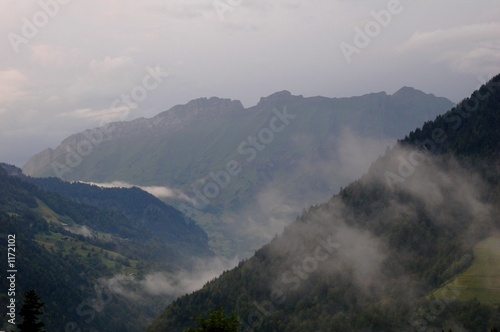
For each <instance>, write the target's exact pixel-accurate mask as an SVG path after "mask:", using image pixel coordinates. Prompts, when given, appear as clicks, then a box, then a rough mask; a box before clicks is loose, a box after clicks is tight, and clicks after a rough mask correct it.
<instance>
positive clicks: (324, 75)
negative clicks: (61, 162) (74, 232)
mask: <svg viewBox="0 0 500 332" xmlns="http://www.w3.org/2000/svg"><path fill="white" fill-rule="evenodd" d="M217 1H218V2H214V1H213V0H169V1H167V0H164V1H160V0H149V1H139V0H135V1H132V0H100V1H95V0H85V1H83V0H58V2H56V0H41V1H27V0H0V37H1V38H0V139H1V145H0V161H6V162H10V163H14V164H16V165H18V166H22V165H23V164H24V162H26V161H27V160H28V159H29V157H31V156H32V155H33V154H35V153H37V152H39V151H41V150H43V149H45V148H47V147H55V146H57V144H58V143H59V142H60V141H61V140H62V139H64V138H65V137H67V136H68V135H70V134H72V133H75V132H79V131H82V130H83V129H86V128H93V127H96V126H98V125H99V124H101V123H103V121H104V122H106V121H112V120H127V119H134V118H138V117H151V116H154V115H155V114H157V113H159V112H161V111H164V110H167V109H169V108H170V107H172V106H174V105H176V104H184V103H187V102H188V101H189V100H191V99H195V98H199V97H211V96H217V97H223V98H231V99H238V100H241V101H242V102H243V104H244V105H245V106H246V107H249V106H253V105H255V104H256V103H257V102H258V101H259V98H260V97H262V96H267V95H270V94H272V93H273V92H276V91H281V90H289V91H291V92H292V93H293V94H296V95H304V96H316V95H323V96H327V97H344V96H353V95H361V94H365V93H369V92H379V91H386V92H388V93H394V92H395V91H396V90H398V89H399V88H400V87H402V86H413V87H415V88H417V89H420V90H423V91H424V92H427V93H434V94H435V95H438V96H444V97H447V98H449V99H451V100H452V101H454V102H458V101H459V100H461V99H462V98H464V97H466V96H467V95H469V94H470V93H471V92H472V90H473V89H475V88H476V87H477V86H478V85H479V84H481V83H482V82H484V81H485V80H486V79H488V78H490V77H491V76H492V75H494V74H498V73H500V39H499V36H500V5H499V3H498V1H494V0H475V1H465V0H464V1H460V0H440V1H436V0H433V1H431V0H415V1H411V0H401V1H400V4H399V5H397V0H390V1H389V0H381V1H379V0H309V1H305V0H302V1H298V0H286V1H285V0H274V1H270V0H217ZM54 3H56V4H58V5H57V6H55V5H54ZM44 4H46V5H44ZM214 4H217V5H218V6H217V8H216V6H215V5H214ZM381 10H384V11H385V12H384V13H387V12H389V13H391V11H392V13H391V15H390V18H389V17H388V16H387V15H384V14H381V15H380V17H379V21H380V22H381V23H377V21H376V20H375V18H374V16H373V14H372V12H380V11H381ZM360 30H364V31H366V30H368V32H369V35H368V38H369V40H366V38H363V37H360V36H358V38H357V40H356V41H355V37H356V35H357V34H359V32H357V31H360ZM370 35H371V36H370ZM341 45H343V48H344V52H343V51H342V48H341ZM346 50H348V51H346ZM344 53H346V54H348V56H347V57H346V55H345V54H344ZM348 60H349V61H348ZM151 73H155V74H154V75H152V74H151ZM167 73H168V75H167ZM131 93H135V96H136V97H135V99H133V98H134V97H132V99H131V100H129V101H128V104H127V102H122V101H120V98H121V96H122V95H126V94H129V95H130V94H131ZM132 95H134V94H132Z"/></svg>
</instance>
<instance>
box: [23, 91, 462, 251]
mask: <svg viewBox="0 0 500 332" xmlns="http://www.w3.org/2000/svg"><path fill="white" fill-rule="evenodd" d="M452 106H453V103H452V102H450V101H449V100H447V99H446V98H441V97H436V96H434V95H432V94H426V93H423V92H421V91H419V90H416V89H413V88H408V87H404V88H402V89H400V90H398V91H397V92H396V93H394V94H393V95H388V94H387V93H385V92H379V93H371V94H366V95H363V96H356V97H349V98H347V97H346V98H327V97H321V96H317V97H303V96H300V95H299V96H296V95H292V94H291V93H290V92H289V91H281V92H276V93H274V94H271V95H270V96H267V97H262V98H261V99H260V101H259V103H258V104H257V105H255V106H253V107H249V108H244V107H243V105H242V104H241V102H239V101H235V100H230V99H221V98H216V97H212V98H200V99H196V100H193V101H190V102H188V103H187V104H185V105H178V106H174V107H172V108H171V109H170V110H168V111H166V112H162V113H160V114H158V115H157V116H155V117H153V118H151V119H145V118H140V119H136V120H132V121H127V122H116V123H110V124H108V125H105V126H103V127H101V128H97V129H94V130H87V131H85V132H82V133H79V134H75V135H72V136H70V137H68V138H67V139H65V140H64V141H63V142H62V143H61V144H60V145H59V146H58V147H57V148H56V149H47V150H45V151H42V152H41V153H39V154H37V155H35V156H34V157H33V158H31V159H30V161H28V163H27V164H26V165H25V166H24V167H23V171H24V172H25V173H26V174H28V175H32V176H39V177H47V176H61V177H62V178H63V179H65V180H74V181H85V182H94V183H107V182H113V181H124V182H128V183H131V184H133V185H138V186H165V187H167V188H169V189H172V190H173V191H175V192H179V193H182V195H180V196H183V197H184V199H183V198H180V197H170V198H165V199H164V200H165V201H166V202H168V203H169V204H172V205H173V206H175V207H177V208H180V209H182V211H183V212H184V213H188V214H189V215H190V217H192V218H193V219H195V220H197V221H198V222H199V223H200V225H202V226H203V227H204V229H205V231H207V233H208V234H209V236H210V238H211V241H212V245H213V247H214V248H215V249H216V250H217V251H218V252H221V253H224V254H228V255H231V254H234V253H244V252H248V251H249V250H250V251H251V250H253V249H254V248H255V245H256V244H257V243H259V244H261V243H263V242H262V241H263V240H262V238H261V237H262V236H265V237H266V239H267V236H269V234H273V233H274V232H275V231H274V230H273V229H269V227H271V228H272V227H273V226H272V225H270V223H269V220H271V219H270V217H269V215H255V214H253V213H252V215H253V216H252V217H251V220H246V218H247V217H243V216H245V215H247V214H248V213H247V212H245V211H244V210H249V206H250V205H254V204H263V203H264V202H269V203H271V202H272V200H270V199H269V198H266V199H263V198H260V196H262V195H266V191H267V190H268V189H269V188H270V187H271V186H272V185H271V184H275V183H279V186H272V187H275V188H278V189H279V190H280V191H281V192H282V193H283V194H273V195H274V196H280V197H282V199H283V200H285V201H284V202H282V203H279V204H276V207H272V206H268V207H267V208H255V209H250V210H253V211H255V210H262V211H263V210H266V209H267V210H269V211H271V212H270V213H273V214H274V215H273V216H272V218H274V219H273V220H276V219H279V220H282V222H284V220H289V217H290V216H291V215H294V214H295V215H296V214H297V213H298V212H300V210H301V209H302V207H304V206H305V205H307V204H308V203H313V202H317V201H319V200H323V199H325V198H326V197H329V196H330V195H331V194H332V193H333V192H335V191H336V190H337V189H338V188H339V187H340V186H343V185H345V184H347V183H348V181H350V180H352V179H353V178H352V176H353V175H351V174H352V172H354V171H353V169H357V168H356V167H353V166H351V165H349V164H346V162H345V160H344V159H345V158H344V159H343V155H346V154H347V155H348V154H349V148H346V147H344V145H345V144H350V143H352V142H353V141H354V142H355V141H356V139H357V138H360V139H362V140H365V141H366V142H368V143H370V142H371V143H373V144H374V145H375V143H376V142H378V141H380V142H384V141H387V142H389V141H393V140H396V139H398V138H402V137H403V136H404V135H405V134H406V133H407V132H409V131H410V130H411V129H413V128H414V127H415V126H417V125H418V124H419V123H422V122H425V121H430V120H433V119H434V118H435V117H436V116H437V115H439V114H441V113H443V112H445V111H446V110H448V109H450V108H451V107H452ZM285 114H288V116H289V118H287V117H286V116H284V115H285ZM273 128H274V129H276V130H273ZM381 144H382V143H380V144H378V145H381ZM387 145H389V143H388V144H387ZM376 148H377V149H379V150H377V149H375V146H374V147H373V149H369V148H368V145H367V147H365V150H368V151H367V152H368V153H371V154H374V155H377V153H382V152H383V150H382V149H381V148H380V146H377V147H376ZM384 148H385V146H384ZM363 154H364V153H363ZM348 157H349V156H348ZM360 157H362V158H366V156H364V155H363V156H360ZM349 158H351V159H356V158H352V157H349ZM233 161H234V162H236V163H234V162H233ZM228 163H229V164H228ZM231 163H232V164H231ZM332 164H334V165H336V166H334V168H337V169H338V171H337V172H336V173H335V174H332V173H331V172H330V171H328V170H327V168H326V167H324V166H323V165H332ZM228 165H229V166H232V167H233V168H234V172H235V173H238V174H237V176H232V177H231V178H230V182H229V183H228V184H227V185H226V184H225V182H224V181H223V182H222V184H219V183H217V180H214V176H216V175H217V174H221V172H222V171H226V168H227V166H228ZM358 168H359V167H358ZM221 176H222V175H221ZM356 176H359V174H356ZM219 182H220V181H219ZM222 187H223V188H222ZM210 190H212V192H210ZM198 193H202V195H204V198H205V199H204V204H202V206H200V205H196V204H194V205H193V202H194V201H195V200H198V202H200V198H199V197H200V195H199V194H198ZM186 196H187V197H188V199H186ZM209 196H211V197H209ZM304 198H306V201H304ZM280 199H281V198H280ZM302 204H304V205H302ZM301 205H302V206H301ZM282 206H288V208H286V211H281V210H280V209H281V208H280V207H282ZM285 214H286V215H287V216H286V217H283V216H284V215H285ZM249 218H250V217H249ZM254 226H255V227H254ZM249 228H251V229H249ZM265 228H268V229H266V230H264V231H263V234H264V235H260V234H258V235H255V236H254V235H249V234H248V232H251V231H253V230H255V229H265ZM278 231H281V229H279V230H278ZM242 233H246V235H245V236H243V235H242Z"/></svg>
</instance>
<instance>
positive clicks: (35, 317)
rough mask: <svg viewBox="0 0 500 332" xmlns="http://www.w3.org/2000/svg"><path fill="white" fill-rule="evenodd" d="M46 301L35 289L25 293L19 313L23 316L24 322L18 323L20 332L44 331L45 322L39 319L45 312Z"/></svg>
mask: <svg viewBox="0 0 500 332" xmlns="http://www.w3.org/2000/svg"><path fill="white" fill-rule="evenodd" d="M43 306H44V303H43V302H42V301H40V297H39V296H38V294H37V293H36V292H35V291H34V290H29V291H26V292H25V293H24V303H23V306H22V307H21V311H20V312H19V315H20V316H21V317H23V322H22V323H20V324H18V325H17V328H18V329H19V331H20V332H44V331H45V330H44V329H43V327H44V326H45V324H44V323H43V322H42V321H40V320H39V316H40V315H42V314H43V312H42V307H43Z"/></svg>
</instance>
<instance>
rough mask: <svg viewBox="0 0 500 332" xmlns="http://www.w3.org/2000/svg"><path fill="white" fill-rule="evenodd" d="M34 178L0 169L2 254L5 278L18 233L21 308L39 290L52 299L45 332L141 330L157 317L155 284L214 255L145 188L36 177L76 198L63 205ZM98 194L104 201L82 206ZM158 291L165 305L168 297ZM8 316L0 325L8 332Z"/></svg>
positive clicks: (0, 298)
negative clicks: (9, 249) (110, 187)
mask: <svg viewBox="0 0 500 332" xmlns="http://www.w3.org/2000/svg"><path fill="white" fill-rule="evenodd" d="M31 180H33V179H29V178H26V177H24V176H23V175H22V174H21V171H20V170H19V169H17V168H15V167H13V166H9V165H5V164H1V165H0V233H1V237H0V255H1V256H2V257H5V258H6V259H5V260H4V263H2V266H3V268H4V271H7V270H8V268H7V266H6V263H7V240H8V235H11V236H15V246H16V247H15V249H16V251H15V266H16V269H17V271H18V273H17V275H16V287H15V288H16V289H15V299H16V303H17V309H18V310H19V309H20V305H21V303H22V295H23V293H24V291H25V290H28V289H32V288H34V289H35V290H36V292H37V293H38V295H39V296H40V297H41V299H42V301H43V302H45V313H44V315H43V317H42V319H43V321H44V322H45V324H46V328H47V330H48V331H65V330H66V329H67V328H69V329H70V330H71V329H75V328H76V327H78V328H81V329H82V330H83V331H89V330H91V329H92V328H93V329H99V330H107V331H139V330H141V329H142V328H144V327H145V325H146V324H147V322H148V321H149V320H151V319H152V318H153V317H154V315H156V314H155V312H156V313H158V312H159V307H158V305H159V303H160V302H159V297H158V292H157V290H155V289H148V288H147V287H146V286H149V284H148V282H149V281H150V280H151V279H152V278H154V277H156V278H157V279H158V278H160V277H161V278H160V279H159V281H161V282H163V283H164V284H165V283H167V282H168V280H169V278H170V277H169V276H170V275H172V276H174V275H175V274H176V273H177V272H179V271H181V270H182V271H187V270H188V269H189V268H191V267H192V266H193V265H195V264H196V262H198V261H199V260H202V259H203V260H205V259H207V258H210V257H213V254H212V253H211V252H210V250H209V249H208V242H207V236H206V234H205V233H204V232H203V231H202V230H201V229H200V228H199V227H198V226H196V225H195V224H194V222H193V221H190V220H189V218H187V217H185V216H183V215H182V214H181V213H179V212H178V211H176V210H174V209H172V208H170V207H168V206H166V205H165V204H164V203H162V202H161V201H158V200H157V199H156V198H154V197H153V196H151V195H149V194H147V193H145V192H142V191H140V190H139V189H122V190H108V189H101V188H98V187H92V186H88V185H83V184H82V185H80V184H75V185H71V184H68V183H62V182H60V180H58V179H44V180H39V181H40V185H41V184H42V182H43V186H46V187H52V188H51V189H53V190H55V191H61V192H63V191H64V192H65V194H67V195H68V197H69V196H71V195H73V197H71V198H65V197H63V196H61V195H59V194H56V193H54V192H49V191H46V190H43V189H41V188H39V187H38V186H36V185H34V184H32V183H30V181H31ZM36 181H38V180H36ZM36 181H35V182H36ZM56 187H58V188H56ZM56 189H57V190H56ZM86 194H89V195H88V196H86ZM79 195H81V197H79V198H78V199H77V196H79ZM91 196H93V198H94V199H97V200H101V202H99V203H96V204H94V206H91V205H87V204H84V203H81V201H84V200H87V201H88V202H90V201H91ZM85 197H87V198H86V199H85ZM113 197H114V198H113ZM77 200H79V201H80V202H77ZM111 202H113V203H114V204H113V205H112V204H111ZM107 204H109V205H110V206H109V208H108V206H106V205H107ZM96 206H98V207H96ZM159 272H161V273H162V274H161V275H159V274H158V273H159ZM171 282H172V284H174V283H175V282H176V280H175V278H173V277H172V278H171ZM0 285H1V289H2V291H1V293H0V304H1V305H2V307H4V308H5V306H6V305H7V302H8V301H9V298H10V296H8V294H7V290H8V289H9V280H8V279H6V278H2V280H1V282H0ZM152 285H154V283H152ZM124 287H129V289H128V293H127V292H124ZM151 287H153V286H151ZM180 291H182V290H180ZM161 294H162V301H164V298H165V295H166V294H167V293H165V292H162V293H161ZM172 294H177V295H178V294H179V293H178V292H177V291H174V292H172ZM131 296H136V298H135V299H134V300H133V301H132V300H131V298H130V297H131ZM138 296H143V297H144V299H143V300H141V299H140V297H138ZM169 296H174V295H169ZM146 298H147V300H146ZM7 318H8V317H7V316H5V315H4V316H3V317H2V320H1V322H0V326H1V327H5V328H7V327H8V325H7V322H6V320H7ZM19 319H20V318H19V317H18V320H19ZM68 326H69V327H68Z"/></svg>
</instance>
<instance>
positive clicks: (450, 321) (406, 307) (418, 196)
mask: <svg viewBox="0 0 500 332" xmlns="http://www.w3.org/2000/svg"><path fill="white" fill-rule="evenodd" d="M499 110H500V75H499V76H496V77H495V78H493V79H492V80H491V81H490V82H488V83H487V84H486V85H484V86H482V87H481V88H480V89H478V90H477V91H475V92H474V93H473V94H472V95H471V97H469V98H466V99H464V100H463V101H462V102H461V103H459V104H458V105H457V106H456V107H454V108H452V109H451V110H450V111H449V112H447V113H446V114H444V115H443V116H438V117H437V118H436V119H435V120H434V121H430V122H427V123H425V124H424V125H423V126H422V128H419V129H417V130H415V131H413V132H411V133H410V134H409V135H408V136H406V137H405V138H404V139H403V140H401V141H400V142H398V143H397V144H396V145H395V146H394V147H392V148H388V149H387V151H386V153H385V154H384V155H383V156H381V157H380V158H379V159H378V160H376V161H375V162H374V163H373V164H372V165H371V167H370V169H369V171H368V172H367V173H366V174H365V175H364V176H362V177H361V178H360V179H359V180H357V181H355V182H353V183H351V184H350V185H349V186H347V187H346V188H344V189H342V190H341V191H340V192H339V193H338V194H337V195H334V196H333V197H332V198H331V199H330V200H329V201H328V202H327V203H325V204H321V205H318V206H312V207H310V208H309V209H308V210H307V211H305V212H304V213H303V215H302V216H300V217H298V218H297V220H295V222H293V223H292V224H291V225H290V226H288V227H287V228H286V229H285V231H284V233H283V234H282V235H280V236H277V237H276V238H275V239H274V240H273V241H272V242H271V243H269V244H267V245H265V246H264V247H262V248H261V249H259V250H258V251H256V252H255V255H254V256H253V257H252V258H250V259H248V260H246V261H242V262H240V264H239V265H238V267H236V268H235V269H233V270H231V271H227V272H225V273H224V274H223V275H221V276H220V277H219V278H217V279H216V280H213V281H211V282H209V283H208V284H206V285H205V286H204V287H203V289H201V290H199V291H197V292H194V293H192V294H188V295H185V296H182V297H180V298H179V299H177V300H176V301H174V302H173V303H172V304H171V305H169V306H168V308H167V309H166V310H165V312H164V313H163V314H162V315H161V316H160V317H159V318H158V319H157V320H156V321H155V322H154V324H153V325H151V326H150V327H149V328H148V330H147V331H151V332H152V331H169V332H175V331H179V332H180V331H183V329H185V328H188V327H194V326H196V325H195V324H196V319H195V318H196V317H199V316H200V315H205V316H206V315H208V313H210V312H213V311H214V310H216V309H218V308H219V307H222V308H223V309H224V312H225V313H226V314H229V313H230V312H232V311H235V312H236V313H237V314H238V316H239V317H240V322H241V324H242V328H241V330H242V331H264V332H278V331H292V332H293V331H441V330H442V329H444V330H448V329H451V328H462V329H466V330H469V331H487V330H488V329H490V328H492V327H493V326H500V324H499V323H500V311H499V310H500V307H499V305H500V300H498V303H496V304H494V305H491V304H485V303H481V302H479V301H478V300H470V301H458V300H457V299H458V296H459V294H455V293H453V292H451V291H449V292H446V290H444V291H443V292H442V294H443V298H435V297H433V296H430V295H429V294H430V292H432V291H433V290H434V289H436V288H438V287H440V286H441V285H443V284H444V283H445V282H446V281H448V280H450V279H451V278H453V277H454V276H455V275H457V274H458V273H461V272H462V271H464V270H465V269H466V268H468V267H469V266H470V264H471V262H472V261H473V259H474V256H473V251H472V248H473V246H474V245H475V244H476V243H477V242H479V241H481V240H482V239H485V238H487V237H488V236H490V235H494V234H496V232H497V231H498V228H499V226H500V220H499V219H498V215H499V212H500V211H499V210H500V205H499V202H500V185H499V181H500V156H499V151H500V131H499V130H498V129H499V128H500V112H499Z"/></svg>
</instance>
